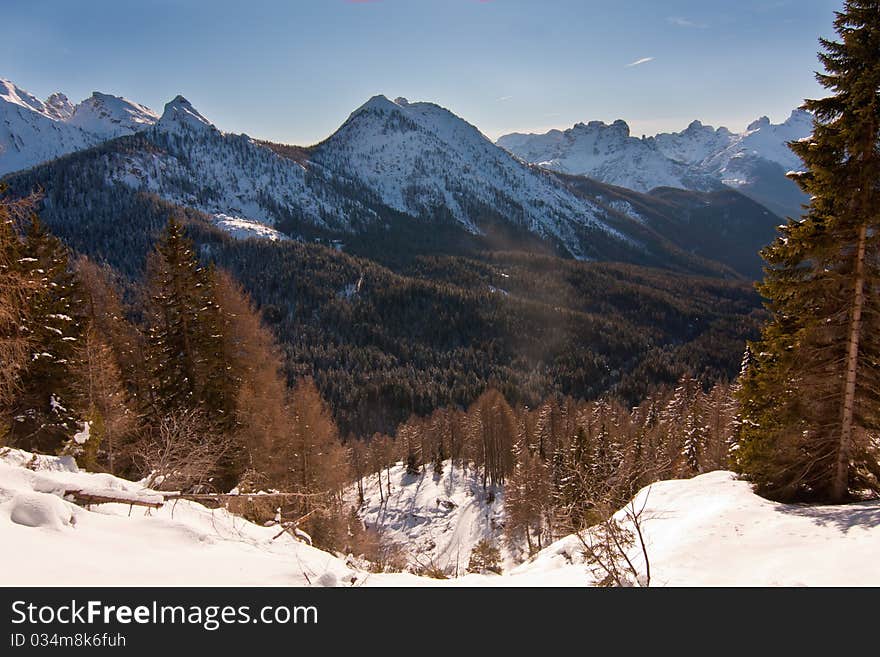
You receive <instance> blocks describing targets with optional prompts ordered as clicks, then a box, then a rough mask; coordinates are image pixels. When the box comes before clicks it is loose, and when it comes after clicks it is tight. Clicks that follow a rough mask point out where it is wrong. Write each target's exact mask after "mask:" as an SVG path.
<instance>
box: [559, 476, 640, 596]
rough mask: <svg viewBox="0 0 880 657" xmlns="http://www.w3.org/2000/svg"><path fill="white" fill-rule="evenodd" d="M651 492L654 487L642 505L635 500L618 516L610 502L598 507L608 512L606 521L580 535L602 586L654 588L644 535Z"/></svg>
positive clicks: (590, 564)
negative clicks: (639, 558) (640, 561)
mask: <svg viewBox="0 0 880 657" xmlns="http://www.w3.org/2000/svg"><path fill="white" fill-rule="evenodd" d="M649 493H650V488H649V489H648V490H647V491H645V494H644V495H643V496H642V500H641V501H640V502H639V503H638V504H637V503H636V498H633V499H632V500H630V501H629V503H628V504H627V505H626V506H625V507H624V508H623V509H621V510H620V511H618V512H617V513H616V514H615V513H612V512H611V509H610V508H608V504H607V502H605V501H602V502H599V503H597V504H596V505H595V506H596V508H597V509H602V510H603V511H604V513H603V515H604V517H605V519H604V520H602V521H601V522H599V523H598V524H597V525H594V526H592V527H590V528H588V529H586V530H584V531H580V532H577V533H576V536H577V537H578V539H579V540H580V542H581V545H583V548H584V557H585V559H586V562H587V564H588V566H589V568H590V570H591V572H592V574H593V575H594V576H595V577H596V580H597V582H598V585H599V586H642V587H649V586H650V585H651V562H650V559H649V558H648V546H647V543H646V542H645V535H644V532H643V525H644V522H645V520H646V519H647V518H646V517H645V515H644V513H645V507H646V506H647V504H648V495H649ZM636 550H637V551H639V552H640V553H641V556H642V559H643V560H644V570H643V571H642V570H640V569H639V568H638V566H637V565H636V563H637V559H636V558H635V557H633V556H632V554H631V553H632V552H633V551H636Z"/></svg>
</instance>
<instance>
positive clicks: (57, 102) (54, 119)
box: [0, 79, 158, 175]
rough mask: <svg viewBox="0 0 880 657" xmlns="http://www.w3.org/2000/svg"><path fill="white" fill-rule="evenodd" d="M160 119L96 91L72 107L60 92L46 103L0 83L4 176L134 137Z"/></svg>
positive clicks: (0, 163)
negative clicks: (68, 154) (128, 136)
mask: <svg viewBox="0 0 880 657" xmlns="http://www.w3.org/2000/svg"><path fill="white" fill-rule="evenodd" d="M157 119H158V116H157V115H156V114H155V113H153V112H152V111H151V110H150V109H149V108H146V107H144V106H143V105H139V104H137V103H134V102H132V101H129V100H126V99H125V98H120V97H118V96H110V95H108V94H101V93H98V92H95V93H94V94H92V96H91V97H90V98H87V99H86V100H84V101H83V102H82V103H80V104H79V105H76V106H75V107H74V106H73V105H72V104H71V102H70V101H69V100H68V98H67V96H65V95H64V94H62V93H54V94H52V95H51V96H49V98H48V99H47V100H46V102H43V101H41V100H39V99H38V98H36V97H35V96H34V95H32V94H30V93H28V92H27V91H24V90H23V89H21V88H19V87H17V86H16V85H15V84H14V83H12V82H10V81H9V80H4V79H0V175H3V174H6V173H10V172H12V171H18V170H20V169H27V168H29V167H32V166H34V165H36V164H40V163H41V162H45V161H47V160H52V159H55V158H57V157H60V156H62V155H66V154H67V153H73V152H75V151H78V150H82V149H84V148H89V147H91V146H95V145H97V144H100V143H101V142H103V141H106V140H107V139H111V138H113V137H119V136H121V135H129V134H133V133H135V132H138V131H140V130H143V129H144V128H147V127H149V126H151V125H153V124H154V123H155V122H156V120H157Z"/></svg>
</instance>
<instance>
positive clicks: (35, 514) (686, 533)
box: [0, 450, 880, 586]
mask: <svg viewBox="0 0 880 657" xmlns="http://www.w3.org/2000/svg"><path fill="white" fill-rule="evenodd" d="M398 468H399V466H398ZM396 483H397V485H399V486H400V490H395V488H394V487H395V475H394V472H392V501H394V500H395V497H394V496H395V494H396V495H397V497H396V499H397V501H398V502H401V503H403V507H402V508H405V504H406V502H407V501H410V502H411V504H412V505H413V506H412V507H411V508H414V509H421V505H423V504H425V505H427V506H430V505H431V501H432V500H431V499H430V497H431V495H433V494H434V493H440V492H442V491H443V490H449V491H450V493H451V495H449V496H448V497H447V498H442V499H449V500H450V501H452V502H456V500H457V502H456V503H458V502H461V504H459V505H458V506H457V507H456V509H459V511H456V513H455V514H454V516H455V518H456V519H457V521H458V522H459V523H460V525H461V526H457V525H456V523H455V522H452V521H451V520H450V519H449V518H447V519H446V520H445V521H444V519H443V518H442V517H440V516H438V515H437V514H434V513H432V514H427V517H426V518H425V522H424V523H422V524H426V525H427V526H434V528H435V529H437V528H440V527H443V526H444V522H445V526H446V527H449V529H444V530H442V531H440V530H438V531H437V532H435V535H436V536H443V535H445V534H449V535H450V536H449V539H450V540H447V541H446V542H445V545H446V546H447V547H450V546H454V545H456V544H466V543H468V542H472V541H474V538H475V536H476V535H478V534H479V526H480V525H481V524H482V523H484V522H485V521H486V518H487V517H488V519H489V521H491V517H492V515H493V514H494V511H492V512H489V513H488V514H487V511H486V508H485V507H484V506H481V505H470V506H469V505H468V499H467V497H468V495H467V490H468V487H467V486H464V485H462V486H459V485H458V484H457V483H455V482H451V487H450V488H448V489H444V485H445V480H444V479H442V478H441V479H439V480H438V481H436V482H435V481H433V479H432V475H431V474H430V473H429V474H427V475H426V476H425V477H414V478H412V480H411V481H407V480H406V479H405V478H404V477H403V476H401V477H398V479H397V481H396ZM409 487H413V490H408V488H409ZM72 489H80V490H84V491H87V492H91V493H100V492H102V491H103V492H104V493H105V494H111V493H112V494H114V495H117V496H125V497H127V499H132V498H134V499H141V500H155V499H156V495H157V494H156V493H154V492H152V491H148V490H145V489H144V488H143V487H142V486H141V485H140V484H138V483H136V482H130V481H126V480H123V479H119V478H116V477H112V476H110V475H106V474H93V473H85V472H80V471H79V470H78V469H77V468H76V466H75V464H74V463H73V462H72V461H71V460H70V459H65V458H58V457H38V458H36V459H33V458H32V455H30V454H28V453H26V452H21V451H17V450H4V451H3V452H2V453H0V539H2V540H0V563H2V564H3V566H2V570H0V572H2V575H0V584H3V585H7V586H10V585H12V586H15V585H19V586H21V585H24V586H51V585H120V586H122V585H125V586H129V585H218V586H219V585H261V586H306V585H318V586H361V585H367V586H435V585H458V586H586V585H589V584H590V583H591V581H592V579H591V576H590V574H589V572H588V569H587V567H586V565H585V564H584V563H583V557H582V553H581V550H580V542H579V541H578V540H577V538H575V537H568V538H565V539H562V540H560V541H558V542H556V543H554V544H553V545H551V546H549V547H548V548H546V549H545V550H543V551H542V552H540V553H539V554H538V555H536V556H535V557H534V558H533V559H531V560H530V561H528V562H527V563H524V564H522V565H520V566H517V567H515V568H513V569H512V570H509V571H506V572H505V574H503V575H500V576H497V575H468V576H466V577H462V578H459V579H453V580H436V579H429V578H422V577H416V576H415V575H410V574H380V575H377V574H369V573H366V572H364V571H361V570H358V569H356V568H353V567H350V566H349V565H347V564H346V561H345V560H344V559H342V558H340V557H337V556H334V555H331V554H328V553H326V552H322V551H320V550H317V549H315V548H312V547H310V546H308V545H305V544H303V543H299V542H297V541H295V540H294V539H292V538H290V537H289V536H288V535H286V534H285V535H283V536H281V537H280V538H278V539H277V540H273V536H275V535H276V534H277V533H278V530H277V528H272V527H261V526H258V525H255V524H253V523H250V522H247V521H245V520H243V519H241V518H239V517H236V516H233V515H230V514H228V513H226V512H225V511H223V510H214V511H212V510H210V509H207V508H206V507H204V506H202V505H200V504H196V503H193V502H187V501H178V502H177V503H165V505H164V506H163V507H162V508H161V509H144V508H143V507H138V506H134V507H130V506H129V505H126V504H102V505H95V506H93V507H92V508H91V510H87V509H85V508H82V507H79V506H76V505H74V504H72V503H70V502H68V501H66V500H64V499H62V497H61V493H62V492H63V491H64V490H72ZM462 496H463V497H462ZM645 496H647V504H646V505H645V511H644V514H643V518H644V524H643V528H644V531H645V534H646V538H647V544H648V553H649V556H650V561H651V572H652V585H653V586H686V585H690V586H734V585H755V586H775V585H782V586H799V585H807V586H830V585H839V586H866V585H867V586H877V585H880V561H878V559H877V558H876V556H877V554H878V553H880V502H878V501H873V502H864V503H859V504H850V505H846V506H839V507H830V506H829V507H823V506H797V505H782V504H775V503H773V502H768V501H766V500H763V499H761V498H759V497H757V496H755V495H754V494H753V493H752V492H751V490H750V487H749V485H748V484H747V483H745V482H741V481H737V480H736V478H735V477H734V475H732V474H730V473H727V472H713V473H709V474H705V475H702V476H699V477H696V478H694V479H689V480H681V481H666V482H660V483H657V484H654V485H653V486H651V487H650V489H646V490H643V491H642V492H640V493H639V496H638V497H637V499H636V502H635V503H636V506H637V507H639V506H640V505H641V504H642V502H643V501H644V500H645ZM434 502H436V500H434ZM494 504H499V502H498V501H496V502H494V503H493V505H494ZM369 508H370V507H368V509H367V510H368V512H369ZM468 509H470V510H468ZM475 511H476V512H475ZM416 515H425V514H424V512H423V511H421V510H418V511H416ZM447 516H448V514H447ZM401 517H402V516H401ZM431 523H435V525H431ZM474 525H477V526H478V528H477V529H474V528H473V526H474ZM395 527H397V529H395V531H400V532H403V533H404V534H405V533H406V532H407V531H408V529H407V527H406V523H402V524H401V523H400V522H397V523H395ZM411 527H412V526H410V528H411ZM425 535H427V534H425ZM438 545H439V543H438ZM440 553H443V550H442V549H441V550H440ZM631 556H632V558H633V559H634V561H635V563H636V564H637V566H638V567H639V568H640V569H643V565H644V564H643V563H642V561H641V560H640V558H639V553H638V550H634V551H633V553H632V555H631Z"/></svg>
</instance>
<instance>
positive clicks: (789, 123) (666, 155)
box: [496, 110, 812, 216]
mask: <svg viewBox="0 0 880 657" xmlns="http://www.w3.org/2000/svg"><path fill="white" fill-rule="evenodd" d="M811 132H812V117H811V115H810V114H809V113H808V112H805V111H803V110H795V111H793V112H792V113H791V116H789V118H788V119H786V120H785V121H784V122H783V123H780V124H772V123H771V122H770V120H769V119H768V118H767V117H761V118H760V119H758V120H757V121H754V122H752V123H751V124H750V125H749V126H748V127H747V128H746V130H745V131H744V132H742V133H733V132H731V131H730V130H728V129H727V128H723V127H722V128H717V129H716V128H713V127H711V126H707V125H703V124H702V123H701V122H700V121H693V122H692V123H691V124H690V125H689V126H688V127H687V128H686V129H685V130H683V131H681V132H672V133H661V134H658V135H656V136H655V137H643V138H641V139H637V138H634V137H631V136H630V134H629V127H628V126H627V124H626V123H625V122H624V121H620V120H618V121H615V122H614V123H612V124H610V125H608V124H605V123H603V122H601V121H591V122H590V123H587V124H583V123H578V124H576V125H575V126H574V127H573V128H569V129H568V130H565V131H560V130H551V131H549V132H547V133H544V134H521V133H513V134H510V135H504V136H502V137H500V138H499V139H498V141H497V142H496V143H497V144H498V145H499V146H502V147H503V148H505V149H507V150H509V151H510V152H511V153H514V154H515V155H517V156H518V157H521V158H523V159H524V160H525V161H527V162H531V163H534V164H536V165H538V166H541V167H544V168H547V169H551V170H554V171H559V172H561V173H568V174H574V175H580V176H588V177H590V178H595V179H597V180H600V181H602V182H606V183H609V184H612V185H617V186H620V187H626V188H628V189H632V190H635V191H641V192H648V191H650V190H652V189H655V188H657V187H675V188H681V189H689V190H695V191H711V190H717V189H718V188H720V187H721V186H722V185H725V186H728V187H732V188H734V189H737V190H738V191H740V192H742V193H743V194H745V195H746V196H749V197H750V198H752V199H754V200H756V201H757V202H759V203H762V204H764V205H766V206H767V207H768V208H769V209H770V210H771V211H773V212H774V213H777V214H780V215H783V216H784V215H792V216H797V215H799V214H800V212H801V204H802V203H805V202H806V197H805V196H804V195H803V194H802V193H801V192H800V190H799V188H798V187H797V185H795V184H794V183H793V182H791V181H790V180H788V179H787V178H786V177H785V173H786V172H787V171H789V170H792V169H797V168H798V167H800V161H799V160H798V158H797V156H795V155H794V153H792V151H791V150H790V149H789V148H788V147H787V145H786V144H787V142H789V141H792V140H797V139H801V138H803V137H806V136H808V135H809V134H810V133H811Z"/></svg>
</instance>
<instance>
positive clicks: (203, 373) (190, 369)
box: [147, 218, 235, 428]
mask: <svg viewBox="0 0 880 657" xmlns="http://www.w3.org/2000/svg"><path fill="white" fill-rule="evenodd" d="M149 270H150V276H149V293H150V298H151V301H152V304H153V312H152V321H151V325H150V327H149V331H148V337H147V339H148V345H149V346H148V352H149V360H150V365H151V372H152V378H153V384H152V391H151V392H152V400H151V401H152V403H153V405H154V406H155V407H156V408H157V409H158V410H159V411H160V412H161V411H171V410H178V409H193V408H197V407H199V408H201V409H202V410H204V411H205V413H206V415H207V417H209V418H210V420H211V422H212V424H214V425H216V426H219V427H227V428H228V427H230V426H231V424H232V422H233V410H234V396H235V391H234V381H232V380H231V378H230V377H229V376H227V374H228V363H227V361H228V358H227V354H226V347H225V337H224V333H225V329H226V320H225V318H224V315H223V311H222V309H221V308H220V306H219V304H218V302H217V299H216V291H215V280H214V271H213V269H212V268H210V267H209V268H206V267H203V266H202V265H201V264H200V263H199V260H198V258H197V256H196V254H195V251H194V247H193V244H192V242H191V241H190V240H189V239H188V238H187V237H186V235H185V232H184V228H183V226H182V225H181V224H180V223H178V222H177V221H175V220H174V219H173V218H172V219H171V220H169V222H168V225H167V227H166V229H165V232H164V234H163V235H162V238H161V239H160V241H159V243H158V245H157V246H156V250H155V252H154V253H153V254H152V256H151V258H150V262H149Z"/></svg>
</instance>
